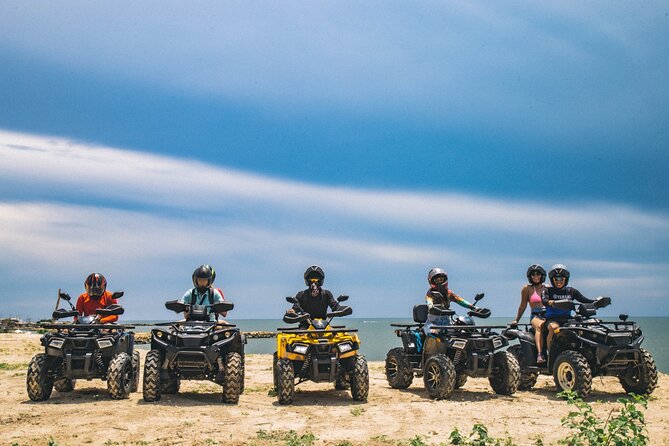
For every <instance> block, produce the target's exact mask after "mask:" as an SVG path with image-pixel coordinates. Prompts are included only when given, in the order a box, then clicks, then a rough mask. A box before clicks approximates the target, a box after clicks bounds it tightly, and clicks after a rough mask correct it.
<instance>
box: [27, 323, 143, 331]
mask: <svg viewBox="0 0 669 446" xmlns="http://www.w3.org/2000/svg"><path fill="white" fill-rule="evenodd" d="M40 327H42V328H46V329H49V330H53V329H58V330H60V329H64V330H80V331H85V330H92V329H109V330H129V329H133V328H135V326H134V325H117V324H44V325H40Z"/></svg>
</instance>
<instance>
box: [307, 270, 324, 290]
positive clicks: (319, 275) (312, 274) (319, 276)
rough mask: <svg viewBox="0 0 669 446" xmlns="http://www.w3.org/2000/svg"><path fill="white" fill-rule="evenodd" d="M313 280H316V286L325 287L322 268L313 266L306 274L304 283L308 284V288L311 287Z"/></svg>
mask: <svg viewBox="0 0 669 446" xmlns="http://www.w3.org/2000/svg"><path fill="white" fill-rule="evenodd" d="M312 279H314V282H315V283H316V285H318V286H323V281H324V280H325V273H324V272H323V270H322V269H321V267H320V266H318V265H311V266H310V267H309V268H307V270H306V271H305V272H304V283H306V284H307V286H309V285H311V282H312Z"/></svg>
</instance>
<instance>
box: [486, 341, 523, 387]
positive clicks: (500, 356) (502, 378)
mask: <svg viewBox="0 0 669 446" xmlns="http://www.w3.org/2000/svg"><path fill="white" fill-rule="evenodd" d="M488 381H489V382H490V386H491V387H492V390H494V391H495V393H497V394H499V395H513V394H514V393H516V390H518V385H519V384H520V365H518V360H517V359H516V356H515V355H514V354H513V353H511V352H509V351H498V352H497V353H495V354H494V355H493V360H492V374H491V375H490V377H489V378H488Z"/></svg>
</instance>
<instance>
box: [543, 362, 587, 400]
mask: <svg viewBox="0 0 669 446" xmlns="http://www.w3.org/2000/svg"><path fill="white" fill-rule="evenodd" d="M553 379H554V381H555V385H556V386H557V387H558V389H560V390H561V391H562V390H571V391H573V392H576V393H577V394H578V396H579V397H581V398H583V397H585V396H587V395H588V394H589V393H590V390H591V389H592V372H591V370H590V364H588V360H587V359H585V356H583V355H582V354H580V353H578V352H575V351H573V350H566V351H564V352H562V353H560V354H559V355H558V357H557V359H556V360H555V365H554V366H553Z"/></svg>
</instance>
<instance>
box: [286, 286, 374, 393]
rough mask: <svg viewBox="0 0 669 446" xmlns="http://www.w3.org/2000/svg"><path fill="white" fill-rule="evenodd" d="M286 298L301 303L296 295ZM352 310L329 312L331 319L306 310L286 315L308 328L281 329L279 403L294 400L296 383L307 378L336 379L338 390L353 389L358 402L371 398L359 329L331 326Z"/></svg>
mask: <svg viewBox="0 0 669 446" xmlns="http://www.w3.org/2000/svg"><path fill="white" fill-rule="evenodd" d="M347 299H348V296H339V297H338V298H337V301H338V302H343V301H345V300H347ZM286 300H287V301H288V302H291V303H293V304H297V299H295V298H294V297H291V296H289V297H286ZM351 313H352V310H351V308H350V307H345V306H342V307H340V309H339V310H337V311H333V312H331V313H328V314H327V319H317V318H314V319H311V318H310V316H309V314H308V313H306V312H304V311H301V312H299V313H297V314H294V315H291V314H286V316H284V319H283V320H284V322H286V323H301V324H302V325H303V326H307V328H304V329H303V328H300V327H299V326H298V327H288V328H279V331H280V333H278V335H277V351H276V352H274V361H273V374H274V388H275V389H276V394H277V398H278V401H279V404H290V403H292V402H293V397H294V394H295V386H296V385H298V384H300V383H302V382H304V381H313V382H334V383H335V389H338V390H346V389H350V390H351V396H352V397H353V399H354V400H355V401H367V395H368V393H369V371H368V369H367V360H366V359H365V357H364V356H362V355H360V354H359V352H358V349H359V348H360V339H358V336H357V335H356V334H355V332H357V331H358V330H355V329H350V328H346V327H344V326H336V325H330V322H331V321H332V318H334V317H341V316H347V315H349V314H351ZM296 379H297V383H296V382H295V380H296Z"/></svg>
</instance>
